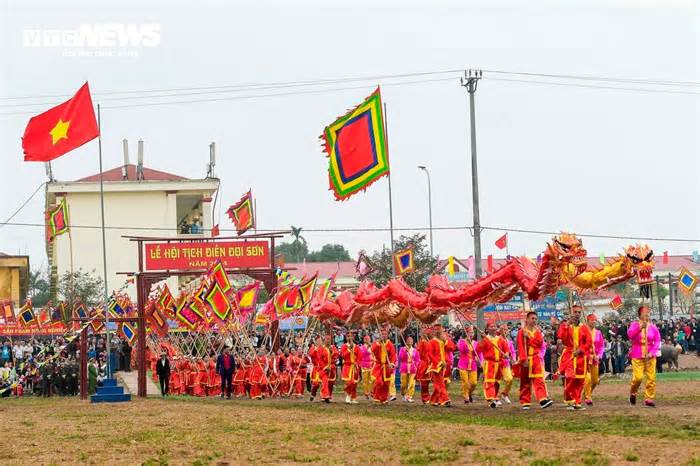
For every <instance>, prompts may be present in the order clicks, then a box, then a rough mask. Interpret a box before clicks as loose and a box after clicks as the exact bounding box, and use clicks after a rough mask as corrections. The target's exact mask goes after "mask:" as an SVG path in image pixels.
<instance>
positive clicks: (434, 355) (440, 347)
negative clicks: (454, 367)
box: [421, 337, 457, 373]
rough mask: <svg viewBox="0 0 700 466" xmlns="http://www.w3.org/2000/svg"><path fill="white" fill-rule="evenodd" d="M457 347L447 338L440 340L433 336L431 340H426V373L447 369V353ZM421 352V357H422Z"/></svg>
mask: <svg viewBox="0 0 700 466" xmlns="http://www.w3.org/2000/svg"><path fill="white" fill-rule="evenodd" d="M455 349H457V348H456V347H455V344H454V343H453V342H452V340H450V339H449V338H448V339H446V340H442V339H440V338H437V337H433V339H432V340H430V341H429V342H428V369H427V372H428V373H432V372H441V371H443V370H445V369H447V367H448V364H449V365H451V364H450V363H449V361H448V357H447V353H451V352H452V351H454V350H455ZM422 356H423V355H422V354H421V359H422Z"/></svg>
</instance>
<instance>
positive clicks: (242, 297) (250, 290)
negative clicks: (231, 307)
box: [236, 282, 260, 318]
mask: <svg viewBox="0 0 700 466" xmlns="http://www.w3.org/2000/svg"><path fill="white" fill-rule="evenodd" d="M259 292H260V282H255V283H252V284H250V285H246V286H244V287H243V288H241V289H239V290H238V291H236V304H237V306H238V312H239V314H240V315H241V316H242V317H244V318H245V317H247V316H249V315H250V314H252V313H253V312H254V311H255V304H256V303H257V302H258V293H259Z"/></svg>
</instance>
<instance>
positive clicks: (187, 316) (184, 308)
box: [175, 296, 200, 330]
mask: <svg viewBox="0 0 700 466" xmlns="http://www.w3.org/2000/svg"><path fill="white" fill-rule="evenodd" d="M175 317H176V318H177V320H178V323H180V324H182V325H184V326H185V327H186V328H187V330H194V329H195V328H197V324H198V323H199V322H200V319H199V317H198V316H197V314H196V313H195V312H194V311H192V309H191V308H190V306H189V299H187V296H183V297H182V300H181V301H180V304H178V306H177V311H175Z"/></svg>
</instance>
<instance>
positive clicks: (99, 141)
mask: <svg viewBox="0 0 700 466" xmlns="http://www.w3.org/2000/svg"><path fill="white" fill-rule="evenodd" d="M97 131H98V133H99V135H98V137H97V144H98V150H99V153H100V157H99V158H100V212H101V214H102V228H101V229H102V266H103V272H104V293H105V294H104V304H103V306H104V309H103V311H104V312H103V314H104V316H105V332H106V338H107V342H106V345H105V347H106V349H107V378H108V379H109V378H110V377H111V375H112V361H111V358H110V349H109V345H110V338H109V312H108V310H107V302H108V300H109V288H108V286H107V239H106V236H105V192H104V183H103V179H102V125H101V118H100V104H97ZM138 331H143V329H138Z"/></svg>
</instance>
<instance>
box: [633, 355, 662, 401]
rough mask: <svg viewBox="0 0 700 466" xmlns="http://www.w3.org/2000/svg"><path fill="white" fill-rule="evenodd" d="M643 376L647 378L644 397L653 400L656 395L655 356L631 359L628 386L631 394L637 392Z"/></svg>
mask: <svg viewBox="0 0 700 466" xmlns="http://www.w3.org/2000/svg"><path fill="white" fill-rule="evenodd" d="M644 377H646V379H647V383H646V385H645V386H644V399H645V400H653V399H654V396H656V358H651V359H632V386H631V387H630V393H631V394H632V395H636V394H637V390H639V386H640V385H641V384H642V379H643V378H644Z"/></svg>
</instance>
